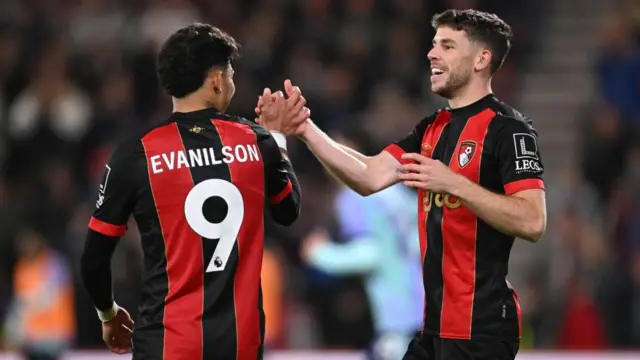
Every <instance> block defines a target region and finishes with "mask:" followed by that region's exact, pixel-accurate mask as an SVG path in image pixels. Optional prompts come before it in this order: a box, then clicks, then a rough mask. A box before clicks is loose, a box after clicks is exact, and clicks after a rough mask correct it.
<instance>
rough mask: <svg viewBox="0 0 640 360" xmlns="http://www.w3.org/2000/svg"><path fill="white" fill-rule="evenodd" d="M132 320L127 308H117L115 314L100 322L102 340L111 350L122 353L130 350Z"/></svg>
mask: <svg viewBox="0 0 640 360" xmlns="http://www.w3.org/2000/svg"><path fill="white" fill-rule="evenodd" d="M132 329H133V320H131V315H129V313H128V312H127V310H125V309H123V308H118V312H117V313H116V316H115V317H114V318H113V319H112V320H110V321H106V322H104V323H102V340H104V343H105V344H107V347H108V348H109V350H111V352H113V353H116V354H119V355H122V354H128V353H130V352H131V350H132V349H131V334H132V332H133V331H132Z"/></svg>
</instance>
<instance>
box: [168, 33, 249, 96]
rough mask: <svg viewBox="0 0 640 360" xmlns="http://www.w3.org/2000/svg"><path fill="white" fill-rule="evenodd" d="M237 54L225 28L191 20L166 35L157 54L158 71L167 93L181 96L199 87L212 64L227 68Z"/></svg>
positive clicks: (236, 49) (234, 41)
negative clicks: (167, 36)
mask: <svg viewBox="0 0 640 360" xmlns="http://www.w3.org/2000/svg"><path fill="white" fill-rule="evenodd" d="M239 55H240V45H239V44H238V43H237V42H236V40H235V39H234V38H233V37H231V36H230V35H229V34H227V33H225V32H224V31H222V30H220V29H218V28H216V27H213V26H211V25H208V24H201V23H194V24H192V25H189V26H187V27H184V28H182V29H180V30H178V31H176V32H175V33H173V35H171V36H170V37H169V39H167V41H165V43H164V44H163V45H162V48H161V49H160V53H159V54H158V63H157V72H158V79H159V80H160V84H161V85H162V87H163V88H164V89H165V90H166V91H167V93H169V95H171V96H173V97H177V98H181V97H184V96H186V95H188V94H190V93H192V92H194V91H196V90H198V89H199V88H200V87H201V86H202V83H203V82H204V79H205V77H206V75H207V73H208V72H209V70H211V68H213V67H214V66H220V67H226V66H227V65H228V64H231V63H233V61H234V60H235V59H237V58H238V56H239Z"/></svg>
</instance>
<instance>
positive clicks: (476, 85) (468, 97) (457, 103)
mask: <svg viewBox="0 0 640 360" xmlns="http://www.w3.org/2000/svg"><path fill="white" fill-rule="evenodd" d="M491 93H493V91H492V90H491V82H490V81H482V82H473V81H472V82H470V83H469V84H468V85H467V86H465V87H464V88H462V89H460V92H459V93H458V94H456V95H455V96H454V97H452V98H451V99H449V107H450V108H452V109H457V108H461V107H465V106H469V105H471V104H473V103H475V102H476V101H478V100H480V99H482V98H483V97H485V96H487V95H489V94H491Z"/></svg>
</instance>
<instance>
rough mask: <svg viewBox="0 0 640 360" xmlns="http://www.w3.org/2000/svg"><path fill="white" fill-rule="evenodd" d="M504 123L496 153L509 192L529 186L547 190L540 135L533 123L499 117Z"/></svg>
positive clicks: (506, 189)
mask: <svg viewBox="0 0 640 360" xmlns="http://www.w3.org/2000/svg"><path fill="white" fill-rule="evenodd" d="M496 120H498V121H499V122H500V123H501V126H500V127H499V129H498V132H497V134H496V137H495V141H496V143H494V149H495V150H494V151H495V156H496V158H497V164H498V168H499V171H500V177H501V179H502V184H503V186H504V192H505V194H506V195H511V194H515V193H517V192H520V191H523V190H529V189H542V190H544V182H543V180H542V174H543V172H544V167H543V165H542V158H541V157H540V151H539V149H538V134H537V133H536V131H535V130H534V129H533V127H532V126H531V125H530V123H528V122H525V121H521V120H517V119H513V118H499V119H496Z"/></svg>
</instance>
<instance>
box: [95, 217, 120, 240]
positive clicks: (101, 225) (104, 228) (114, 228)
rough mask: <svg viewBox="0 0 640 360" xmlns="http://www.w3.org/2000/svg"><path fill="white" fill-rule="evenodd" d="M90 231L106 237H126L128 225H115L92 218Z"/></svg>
mask: <svg viewBox="0 0 640 360" xmlns="http://www.w3.org/2000/svg"><path fill="white" fill-rule="evenodd" d="M89 229H91V230H93V231H95V232H97V233H100V234H102V235H106V236H124V234H126V233H127V225H113V224H109V223H108V222H104V221H102V220H100V219H98V218H95V217H93V216H92V217H91V220H89Z"/></svg>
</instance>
